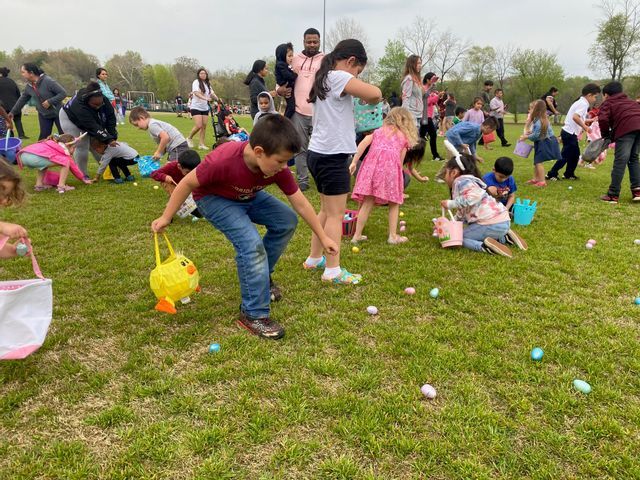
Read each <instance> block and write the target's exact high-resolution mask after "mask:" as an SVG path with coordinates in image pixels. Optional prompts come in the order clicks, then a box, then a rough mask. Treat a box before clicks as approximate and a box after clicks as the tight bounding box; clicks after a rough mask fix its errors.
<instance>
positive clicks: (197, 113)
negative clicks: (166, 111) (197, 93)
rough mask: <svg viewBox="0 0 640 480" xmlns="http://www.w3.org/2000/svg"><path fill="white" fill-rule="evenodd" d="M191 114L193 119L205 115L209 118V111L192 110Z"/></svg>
mask: <svg viewBox="0 0 640 480" xmlns="http://www.w3.org/2000/svg"><path fill="white" fill-rule="evenodd" d="M189 112H190V113H191V116H192V117H195V116H196V115H203V116H205V117H208V116H209V110H194V109H193V108H192V109H191V110H189Z"/></svg>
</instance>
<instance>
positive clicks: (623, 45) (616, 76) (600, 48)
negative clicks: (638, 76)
mask: <svg viewBox="0 0 640 480" xmlns="http://www.w3.org/2000/svg"><path fill="white" fill-rule="evenodd" d="M639 8H640V5H639V4H638V2H637V1H634V0H607V1H605V2H604V4H603V5H602V6H601V9H602V11H603V13H604V18H603V20H602V21H601V22H600V23H598V36H597V37H596V41H595V43H594V44H593V45H592V46H591V48H590V49H589V53H590V54H591V62H590V64H589V65H590V67H591V68H593V69H594V70H596V71H606V72H607V73H608V74H609V75H611V80H618V81H620V80H621V79H622V75H623V73H624V71H625V70H626V69H627V68H628V67H629V66H630V65H631V63H632V62H633V61H634V60H635V59H636V58H637V56H638V53H639V52H640V10H639Z"/></svg>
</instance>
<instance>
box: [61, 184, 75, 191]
mask: <svg viewBox="0 0 640 480" xmlns="http://www.w3.org/2000/svg"><path fill="white" fill-rule="evenodd" d="M75 189H76V187H72V186H71V185H64V186H62V187H58V193H65V192H71V191H72V190H75Z"/></svg>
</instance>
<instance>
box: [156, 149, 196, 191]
mask: <svg viewBox="0 0 640 480" xmlns="http://www.w3.org/2000/svg"><path fill="white" fill-rule="evenodd" d="M198 165H200V155H198V152H196V151H195V150H192V149H189V150H186V151H184V152H182V153H181V154H180V155H179V156H178V161H177V162H176V161H175V160H173V161H171V162H167V163H166V164H165V165H164V166H163V167H161V168H159V169H158V170H155V171H154V172H153V173H151V178H153V179H154V180H155V181H156V182H160V184H161V185H160V186H161V187H162V188H163V189H164V191H165V192H167V193H168V194H169V195H171V194H172V193H173V191H174V190H175V188H176V185H178V184H179V183H180V181H181V180H182V179H183V178H184V177H185V175H187V174H188V173H189V172H190V171H191V170H193V169H195V168H196V167H197V166H198Z"/></svg>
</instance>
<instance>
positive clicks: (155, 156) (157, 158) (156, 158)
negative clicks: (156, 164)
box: [151, 152, 162, 160]
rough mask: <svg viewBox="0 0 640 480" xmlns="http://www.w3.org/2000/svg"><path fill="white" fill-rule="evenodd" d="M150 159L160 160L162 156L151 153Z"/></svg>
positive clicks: (157, 153)
mask: <svg viewBox="0 0 640 480" xmlns="http://www.w3.org/2000/svg"><path fill="white" fill-rule="evenodd" d="M151 158H153V159H154V160H160V159H161V158H162V154H161V153H159V152H153V155H151Z"/></svg>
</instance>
